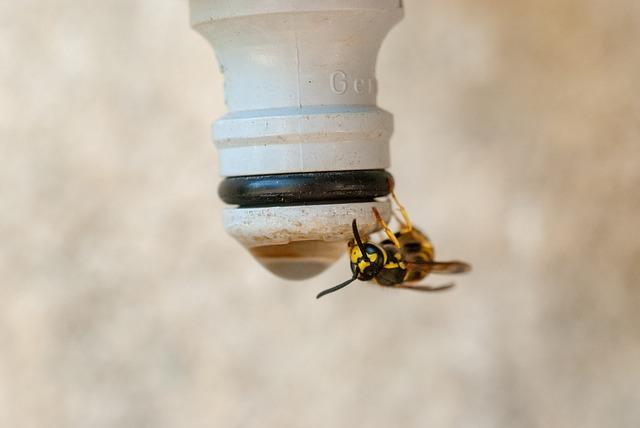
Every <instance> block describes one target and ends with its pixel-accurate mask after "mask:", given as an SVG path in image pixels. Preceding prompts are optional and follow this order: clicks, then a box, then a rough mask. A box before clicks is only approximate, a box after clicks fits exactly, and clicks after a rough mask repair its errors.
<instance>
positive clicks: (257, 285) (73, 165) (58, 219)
mask: <svg viewBox="0 0 640 428" xmlns="http://www.w3.org/2000/svg"><path fill="white" fill-rule="evenodd" d="M405 6H406V17H405V19H404V21H403V22H402V23H400V25H398V26H397V27H396V28H395V29H394V30H393V31H392V33H391V34H390V35H389V37H388V39H387V40H386V42H385V44H384V46H383V48H382V51H381V55H380V58H379V66H378V79H379V87H380V95H379V104H380V105H381V106H382V107H383V108H385V109H387V110H389V111H391V112H393V113H394V114H395V119H396V132H395V135H394V137H393V157H394V160H393V162H394V166H393V168H392V172H393V173H394V174H395V177H396V179H397V183H398V188H399V191H400V194H401V195H402V197H403V199H404V202H405V204H406V205H407V206H408V208H409V210H410V212H411V214H412V216H413V219H414V220H415V222H416V223H418V224H420V225H422V226H423V227H424V228H426V229H427V230H428V231H429V233H430V235H431V237H432V238H433V239H434V241H435V243H436V246H437V248H438V251H439V254H441V255H442V256H443V257H460V258H463V259H466V260H469V261H471V262H472V263H473V264H474V268H475V270H474V272H473V274H472V275H469V276H465V277H464V278H460V280H459V281H458V285H459V287H458V288H457V289H456V290H455V291H452V292H451V293H448V294H441V295H437V296H433V295H420V294H415V293H410V292H395V291H392V290H384V289H380V288H376V287H372V286H366V285H364V284H358V285H354V286H352V287H350V288H347V289H345V290H344V291H343V292H341V293H340V294H336V295H334V296H332V297H331V298H326V299H325V300H322V301H319V302H318V301H316V300H315V299H314V296H315V294H316V293H317V292H318V291H319V290H321V289H323V288H326V287H327V286H331V285H334V284H336V283H337V282H339V281H341V280H343V279H344V278H345V272H346V271H347V269H348V268H347V260H346V258H345V259H344V260H343V261H342V263H339V264H337V265H336V266H334V267H333V268H332V269H330V270H329V271H328V272H327V273H325V274H323V275H322V276H320V277H318V278H316V279H314V280H311V281H308V282H304V283H284V282H283V281H281V280H279V279H278V278H275V277H273V276H271V275H270V274H268V273H267V272H266V271H265V270H263V269H262V268H261V267H260V266H259V265H258V264H257V263H254V262H253V260H252V259H251V257H250V256H249V254H248V253H247V252H246V251H245V250H244V249H243V248H241V247H240V246H239V245H238V244H236V243H235V242H234V241H232V240H231V238H229V237H227V236H226V235H225V234H224V232H223V230H222V227H221V224H220V214H219V213H220V209H221V208H222V205H221V202H220V201H219V200H218V198H217V196H216V187H217V184H218V181H219V178H218V173H217V166H216V153H215V149H214V147H213V145H212V144H211V143H210V135H209V129H210V123H211V121H212V120H213V119H214V118H216V117H218V116H220V115H222V114H223V113H224V110H225V109H224V105H223V94H222V80H221V76H220V75H219V73H218V71H217V65H216V62H215V58H214V55H213V53H212V51H211V49H210V48H209V46H208V45H207V44H206V43H205V41H204V39H202V38H200V37H199V36H198V35H197V34H196V33H195V32H193V31H192V30H190V28H189V24H188V6H187V3H186V2H185V1H177V0H154V1H151V0H135V1H134V0H111V1H101V2H98V1H75V0H74V1H71V0H40V1H35V0H21V1H9V0H4V1H1V2H0V426H2V427H12V428H19V427H94V428H99V427H158V428H160V427H189V428H191V427H367V428H375V427H393V426H402V427H432V428H433V427H476V428H477V427H580V428H588V427H603V426H607V427H630V428H631V427H638V426H640V309H639V307H640V284H639V281H640V222H639V216H640V190H639V189H640V106H639V104H638V95H639V93H640V49H639V46H638V41H639V40H640V3H638V2H637V1H636V0H620V1H616V2H607V1H604V0H602V1H601V0H581V1H578V0H538V1H528V2H526V1H507V0H494V1H489V2H474V1H470V0H453V1H451V0H432V1H429V2H423V1H419V0H413V1H412V0H406V1H405Z"/></svg>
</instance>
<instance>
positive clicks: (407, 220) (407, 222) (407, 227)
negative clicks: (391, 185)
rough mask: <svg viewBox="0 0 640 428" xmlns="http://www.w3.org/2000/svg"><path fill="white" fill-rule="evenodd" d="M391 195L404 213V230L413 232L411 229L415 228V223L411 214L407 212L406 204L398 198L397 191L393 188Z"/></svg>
mask: <svg viewBox="0 0 640 428" xmlns="http://www.w3.org/2000/svg"><path fill="white" fill-rule="evenodd" d="M391 197H392V198H393V200H394V201H395V203H396V205H397V206H398V209H399V210H400V214H402V218H403V219H404V224H403V225H402V229H403V231H406V232H411V230H412V229H413V224H412V223H411V219H410V218H409V214H408V213H407V210H406V209H405V208H404V205H402V204H401V203H400V201H399V200H398V197H397V196H396V192H395V191H394V190H391Z"/></svg>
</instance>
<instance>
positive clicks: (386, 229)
mask: <svg viewBox="0 0 640 428" xmlns="http://www.w3.org/2000/svg"><path fill="white" fill-rule="evenodd" d="M371 209H372V210H373V215H375V216H376V220H378V223H380V226H381V227H382V228H383V229H384V232H385V233H386V234H387V236H388V237H389V239H390V240H391V242H393V245H395V246H396V247H398V248H400V241H398V238H396V235H395V234H394V233H393V231H392V230H391V229H389V226H387V223H385V221H384V220H383V219H382V216H381V215H380V213H379V212H378V210H377V209H376V208H375V207H373V208H371Z"/></svg>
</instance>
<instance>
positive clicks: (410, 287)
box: [393, 282, 455, 291]
mask: <svg viewBox="0 0 640 428" xmlns="http://www.w3.org/2000/svg"><path fill="white" fill-rule="evenodd" d="M454 285H455V284H454V283H452V282H451V283H449V284H443V285H409V284H400V285H396V286H395V287H393V288H405V289H407V290H414V291H444V290H448V289H449V288H451V287H453V286H454Z"/></svg>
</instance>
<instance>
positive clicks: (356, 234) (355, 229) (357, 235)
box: [351, 218, 369, 261]
mask: <svg viewBox="0 0 640 428" xmlns="http://www.w3.org/2000/svg"><path fill="white" fill-rule="evenodd" d="M351 228H352V229H353V237H354V238H356V243H357V244H358V248H360V252H361V253H362V257H364V258H365V259H367V261H369V256H368V255H367V253H366V251H365V249H364V244H363V243H362V239H361V238H360V232H358V224H357V223H356V219H355V218H354V219H353V222H352V223H351Z"/></svg>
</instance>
